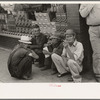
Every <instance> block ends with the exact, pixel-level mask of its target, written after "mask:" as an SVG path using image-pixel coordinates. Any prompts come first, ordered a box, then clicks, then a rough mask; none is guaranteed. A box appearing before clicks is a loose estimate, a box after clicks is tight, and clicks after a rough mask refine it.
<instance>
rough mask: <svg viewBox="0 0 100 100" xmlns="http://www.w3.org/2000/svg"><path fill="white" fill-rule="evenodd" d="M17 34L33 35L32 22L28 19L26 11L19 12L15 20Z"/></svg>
mask: <svg viewBox="0 0 100 100" xmlns="http://www.w3.org/2000/svg"><path fill="white" fill-rule="evenodd" d="M15 24H16V32H18V33H22V34H24V35H25V34H26V35H27V34H31V27H32V20H29V19H28V16H27V13H26V12H24V11H18V14H17V17H16V18H15Z"/></svg>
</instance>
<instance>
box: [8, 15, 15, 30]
mask: <svg viewBox="0 0 100 100" xmlns="http://www.w3.org/2000/svg"><path fill="white" fill-rule="evenodd" d="M7 27H8V28H7V29H8V31H9V32H15V31H16V24H15V18H14V16H13V15H8V20H7Z"/></svg>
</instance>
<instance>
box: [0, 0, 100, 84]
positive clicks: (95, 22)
mask: <svg viewBox="0 0 100 100" xmlns="http://www.w3.org/2000/svg"><path fill="white" fill-rule="evenodd" d="M99 39H100V4H94V3H92V4H91V3H90V4H86V3H85V4H84V3H82V4H81V3H77V4H76V3H75V4H74V3H71V4H67V3H63V4H62V3H61V4H60V3H9V2H8V3H6V4H5V3H1V4H0V70H1V72H0V83H20V82H21V83H36V82H39V83H49V82H52V83H56V82H61V83H67V82H71V83H80V82H81V83H89V82H91V83H96V82H100V44H99V42H100V40H99Z"/></svg>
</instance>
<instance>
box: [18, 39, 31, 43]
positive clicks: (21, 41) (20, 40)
mask: <svg viewBox="0 0 100 100" xmlns="http://www.w3.org/2000/svg"><path fill="white" fill-rule="evenodd" d="M18 41H19V42H22V43H26V44H32V42H26V41H22V40H18Z"/></svg>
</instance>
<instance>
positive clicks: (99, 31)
mask: <svg viewBox="0 0 100 100" xmlns="http://www.w3.org/2000/svg"><path fill="white" fill-rule="evenodd" d="M89 34H90V41H91V45H92V49H93V72H94V74H95V76H96V77H100V26H90V27H89Z"/></svg>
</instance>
